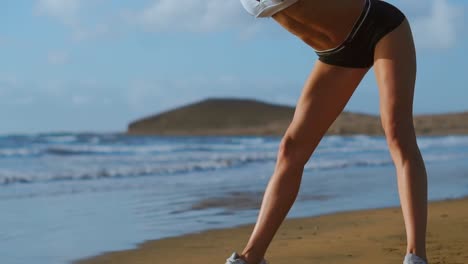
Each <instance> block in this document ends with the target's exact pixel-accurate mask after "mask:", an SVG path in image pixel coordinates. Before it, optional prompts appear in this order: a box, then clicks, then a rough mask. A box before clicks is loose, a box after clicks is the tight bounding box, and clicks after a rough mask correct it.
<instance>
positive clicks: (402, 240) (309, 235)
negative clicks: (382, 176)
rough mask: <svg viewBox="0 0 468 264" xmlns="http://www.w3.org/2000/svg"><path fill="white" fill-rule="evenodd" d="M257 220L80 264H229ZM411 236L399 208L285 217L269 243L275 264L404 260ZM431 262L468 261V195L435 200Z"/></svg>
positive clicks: (383, 263)
mask: <svg viewBox="0 0 468 264" xmlns="http://www.w3.org/2000/svg"><path fill="white" fill-rule="evenodd" d="M252 229H253V224H250V225H243V226H239V227H235V228H228V229H220V230H209V231H204V232H201V233H197V234H189V235H185V236H180V237H173V238H166V239H161V240H154V241H147V242H144V243H142V244H140V245H139V246H138V248H137V249H133V250H125V251H118V252H109V253H105V254H102V255H100V256H96V257H92V258H89V259H84V260H80V261H77V262H75V263H76V264H98V263H99V264H104V263H106V264H109V263H112V264H124V263H125V264H150V263H151V264H198V263H200V264H224V263H225V259H226V258H228V257H229V256H230V254H231V253H232V252H233V251H238V252H240V251H241V250H242V249H243V247H244V245H245V244H246V242H247V239H248V236H249V235H250V233H251V231H252ZM405 249H406V236H405V230H404V223H403V217H402V213H401V210H400V208H399V207H397V208H384V209H371V210H363V211H353V212H342V213H335V214H329V215H323V216H317V217H308V218H295V219H286V220H285V222H283V224H282V226H281V227H280V229H279V231H278V232H277V234H276V236H275V237H274V239H273V242H272V244H271V245H270V247H269V249H268V251H267V254H266V258H267V260H269V261H270V263H271V264H312V263H314V264H328V263H329V264H337V263H340V264H367V263H369V264H370V263H379V264H400V263H402V262H403V256H404V254H405ZM427 250H428V258H429V263H430V264H467V263H468V198H463V199H457V200H446V201H437V202H431V203H430V205H429V221H428V235H427Z"/></svg>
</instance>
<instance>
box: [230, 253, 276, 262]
mask: <svg viewBox="0 0 468 264" xmlns="http://www.w3.org/2000/svg"><path fill="white" fill-rule="evenodd" d="M226 264H249V263H247V262H245V261H244V260H243V259H241V258H240V256H239V254H237V253H236V252H234V253H232V255H231V256H230V257H229V258H228V259H226ZM259 264H268V262H267V261H266V260H265V259H263V260H262V261H261V262H260V263H259Z"/></svg>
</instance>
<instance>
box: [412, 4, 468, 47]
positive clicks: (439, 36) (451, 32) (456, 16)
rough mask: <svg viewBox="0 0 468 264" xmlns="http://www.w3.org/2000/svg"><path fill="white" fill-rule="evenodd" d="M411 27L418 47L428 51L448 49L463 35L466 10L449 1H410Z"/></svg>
mask: <svg viewBox="0 0 468 264" xmlns="http://www.w3.org/2000/svg"><path fill="white" fill-rule="evenodd" d="M406 4H407V5H408V7H409V12H410V14H409V15H410V17H411V20H412V21H411V27H412V29H413V34H414V36H415V42H416V45H417V46H419V47H422V48H427V49H447V48H450V47H452V46H454V45H455V44H456V43H457V40H458V38H457V36H458V35H460V34H463V33H462V27H461V25H463V17H464V10H463V8H462V7H460V6H457V5H456V4H455V3H453V1H449V0H432V1H426V0H424V1H420V0H410V1H408V3H406Z"/></svg>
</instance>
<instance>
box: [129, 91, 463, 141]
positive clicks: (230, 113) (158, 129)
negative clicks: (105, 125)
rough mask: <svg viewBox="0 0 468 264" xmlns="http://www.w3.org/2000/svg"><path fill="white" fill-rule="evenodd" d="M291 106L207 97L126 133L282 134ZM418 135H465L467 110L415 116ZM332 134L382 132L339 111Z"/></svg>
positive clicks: (369, 118)
mask: <svg viewBox="0 0 468 264" xmlns="http://www.w3.org/2000/svg"><path fill="white" fill-rule="evenodd" d="M293 114H294V108H293V107H290V106H284V105H275V104H269V103H265V102H260V101H256V100H247V99H207V100H203V101H201V102H197V103H193V104H189V105H186V106H182V107H179V108H176V109H173V110H169V111H166V112H163V113H160V114H157V115H154V116H149V117H146V118H143V119H139V120H136V121H134V122H131V123H130V124H129V125H128V130H127V134H130V135H277V136H280V135H283V133H284V132H285V131H286V128H287V127H288V125H289V123H290V122H291V120H292V117H293ZM415 126H416V131H417V133H418V134H419V135H447V134H468V112H466V113H454V114H443V115H422V116H417V117H415ZM328 134H334V135H351V134H367V135H383V130H382V128H381V125H380V118H379V117H378V116H374V115H367V114H359V113H349V112H343V113H342V114H341V115H340V116H339V117H338V118H337V120H336V121H335V122H334V123H333V125H332V126H331V127H330V129H329V131H328Z"/></svg>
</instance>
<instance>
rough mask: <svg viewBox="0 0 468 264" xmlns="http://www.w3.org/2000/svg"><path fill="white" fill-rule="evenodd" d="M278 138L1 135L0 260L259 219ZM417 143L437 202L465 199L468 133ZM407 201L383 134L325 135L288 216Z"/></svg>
mask: <svg viewBox="0 0 468 264" xmlns="http://www.w3.org/2000/svg"><path fill="white" fill-rule="evenodd" d="M280 140H281V138H280V137H257V136H249V137H247V136H245V137H158V136H128V135H123V134H118V133H103V134H99V133H41V134H17V135H0V211H1V212H2V214H1V217H0V263H2V264H3V263H5V264H30V263H35V264H64V263H71V262H72V261H73V260H77V259H80V258H86V257H89V256H93V255H96V254H100V253H103V252H108V251H115V250H122V249H129V248H134V247H136V246H137V245H138V244H139V243H141V242H143V241H145V240H149V239H159V238H164V237H170V236H177V235H182V234H187V233H194V232H200V231H202V230H207V229H215V228H225V227H232V226H237V225H241V224H247V223H254V222H255V220H256V217H257V213H258V207H259V205H260V202H261V198H262V195H263V191H264V190H265V187H266V185H267V183H268V180H269V178H270V176H271V174H272V173H273V169H274V165H275V162H276V154H277V150H278V145H279V142H280ZM418 143H419V146H420V149H421V152H422V154H423V157H424V160H425V162H426V166H427V170H428V176H429V199H430V200H441V199H448V198H459V197H464V196H467V195H468V162H467V161H468V136H444V137H419V138H418ZM398 205H399V198H398V192H397V185H396V176H395V169H394V166H393V163H392V161H391V158H390V155H389V153H388V149H387V145H386V142H385V138H383V137H371V136H364V135H358V136H327V137H325V138H324V139H323V140H322V142H321V144H320V145H319V147H318V148H317V150H316V151H315V153H314V155H313V156H312V158H311V159H310V160H309V162H308V163H307V165H306V167H305V171H304V175H303V179H302V183H301V189H300V192H299V195H298V198H297V200H296V203H295V204H294V206H293V207H292V208H291V210H290V212H289V214H288V218H294V217H305V216H314V215H321V214H327V213H333V212H338V211H349V210H357V209H369V208H381V207H390V206H398ZM246 240H247V238H246Z"/></svg>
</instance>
